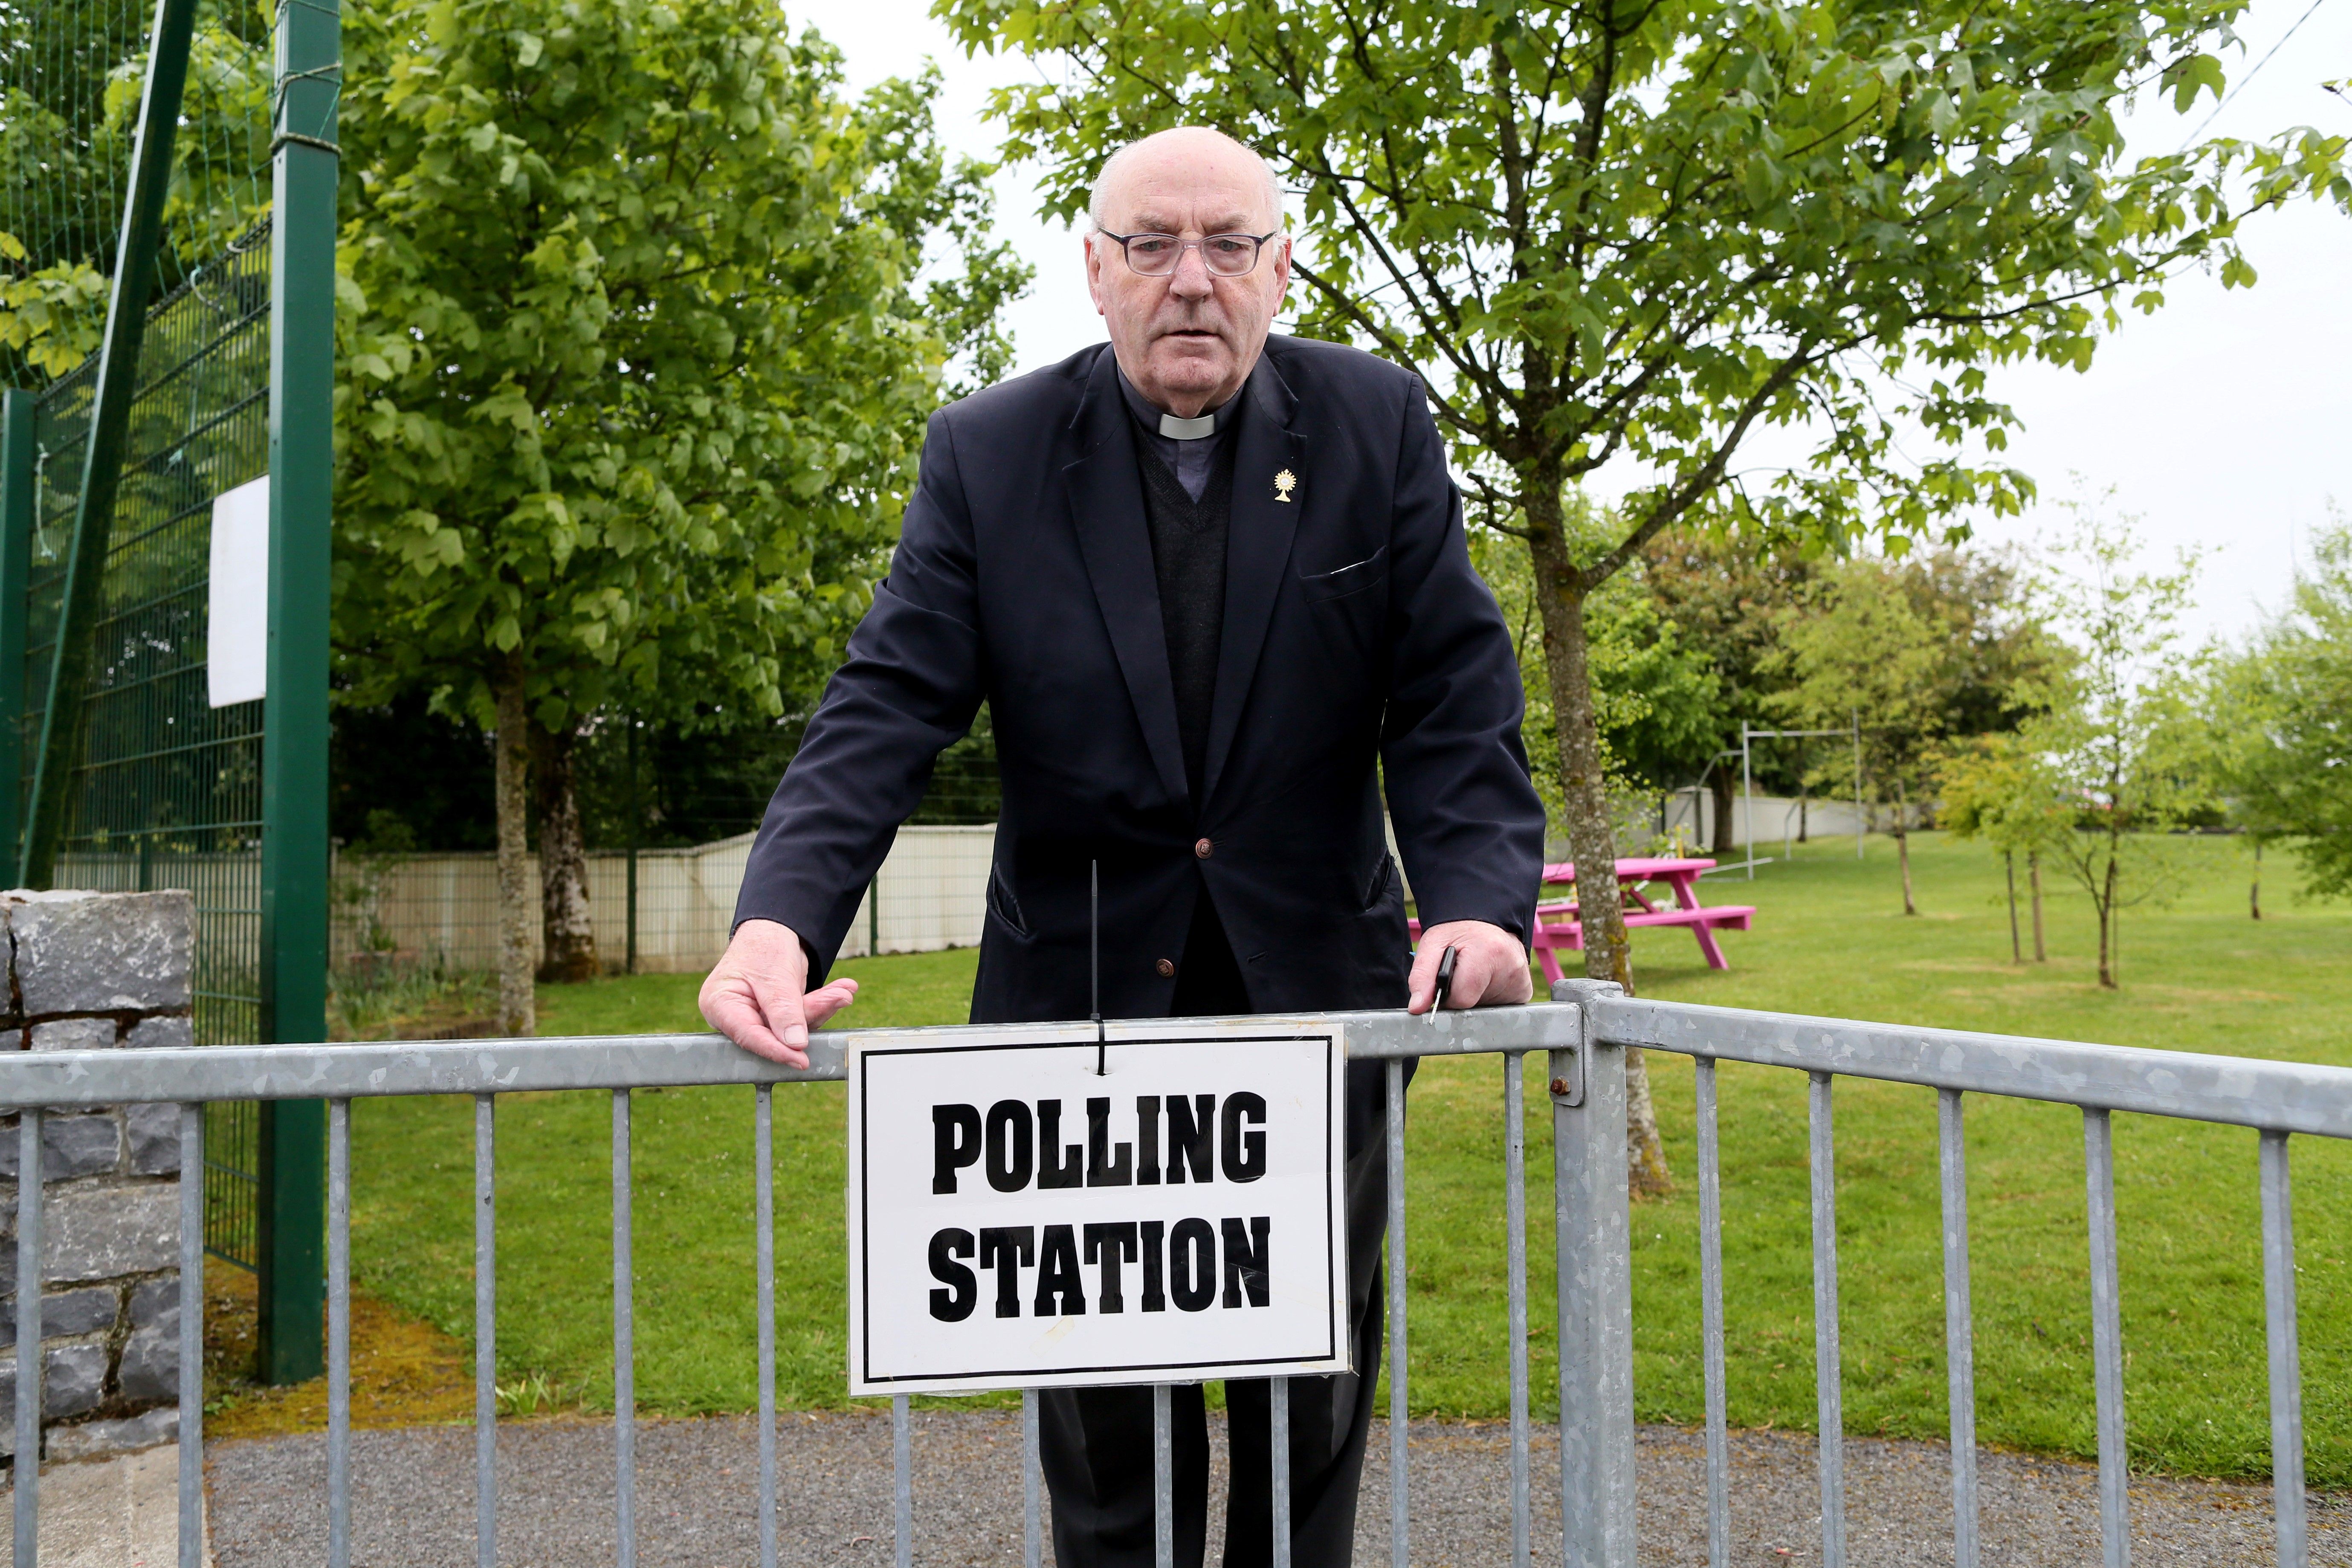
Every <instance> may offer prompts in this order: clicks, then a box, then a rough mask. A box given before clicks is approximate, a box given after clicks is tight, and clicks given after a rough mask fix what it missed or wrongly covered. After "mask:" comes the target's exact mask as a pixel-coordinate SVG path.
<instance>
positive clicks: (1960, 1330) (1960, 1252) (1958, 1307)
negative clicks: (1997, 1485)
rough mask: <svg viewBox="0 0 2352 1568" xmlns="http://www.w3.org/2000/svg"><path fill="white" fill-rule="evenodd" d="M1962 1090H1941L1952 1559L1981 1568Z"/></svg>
mask: <svg viewBox="0 0 2352 1568" xmlns="http://www.w3.org/2000/svg"><path fill="white" fill-rule="evenodd" d="M1966 1131H1967V1129H1966V1125H1965V1123H1964V1121H1963V1120H1962V1111H1961V1106H1960V1091H1959V1090H1958V1089H1938V1090H1937V1091H1936V1147H1937V1164H1938V1166H1939V1167H1940V1169H1941V1172H1942V1175H1943V1186H1944V1362H1945V1374H1946V1378H1947V1380H1948V1388H1949V1398H1950V1401H1951V1407H1952V1562H1953V1564H1954V1568H1977V1560H1978V1552H1979V1547H1978V1542H1977V1352H1976V1326H1975V1319H1974V1317H1973V1315H1972V1314H1971V1312H1970V1310H1969V1150H1968V1143H1967V1142H1966V1136H1965V1134H1966Z"/></svg>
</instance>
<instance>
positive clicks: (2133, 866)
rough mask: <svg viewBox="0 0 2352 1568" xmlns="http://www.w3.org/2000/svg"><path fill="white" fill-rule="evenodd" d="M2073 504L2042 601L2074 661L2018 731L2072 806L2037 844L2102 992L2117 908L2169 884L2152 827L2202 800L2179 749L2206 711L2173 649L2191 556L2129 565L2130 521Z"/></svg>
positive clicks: (2162, 846) (2169, 851) (2161, 832)
mask: <svg viewBox="0 0 2352 1568" xmlns="http://www.w3.org/2000/svg"><path fill="white" fill-rule="evenodd" d="M2074 511H2075V523H2074V531H2073V533H2072V535H2071V537H2070V539H2069V541H2068V542H2067V544H2066V546H2065V547H2064V550H2063V560H2064V562H2065V565H2066V570H2064V571H2063V572H2062V573H2061V574H2058V575H2056V576H2055V577H2054V578H2053V584H2052V586H2051V588H2050V589H2049V597H2050V603H2051V607H2052V610H2053V616H2052V619H2053V623H2054V625H2055V626H2056V628H2057V629H2058V631H2059V633H2060V635H2061V636H2063V637H2065V639H2066V640H2067V642H2068V643H2069V644H2070V645H2071V646H2072V647H2073V649H2074V655H2075V658H2074V665H2073V668H2071V669H2070V670H2069V671H2067V673H2066V675H2065V677H2064V678H2063V679H2062V680H2060V681H2058V682H2055V683H2053V693H2052V699H2051V700H2050V702H2049V704H2048V706H2047V708H2046V710H2044V711H2043V712H2042V713H2040V714H2037V715H2035V716H2034V717H2033V718H2032V719H2029V720H2028V721H2026V722H2025V723H2024V724H2023V725H2022V726H2021V727H2020V730H2019V736H2020V741H2021V744H2022V745H2023V746H2025V747H2026V748H2029V749H2030V750H2031V751H2032V752H2033V753H2034V755H2035V756H2036V758H2037V759H2038V763H2039V765H2040V766H2041V767H2042V768H2044V769H2046V770H2047V773H2048V775H2049V778H2050V780H2051V783H2052V786H2053V789H2054V792H2055V793H2056V795H2058V796H2059V798H2061V799H2062V800H2063V801H2064V802H2065V803H2066V804H2067V805H2068V806H2069V807H2070V808H2071V809H2072V811H2073V814H2074V831H2072V832H2068V833H2063V834H2058V835H2055V836H2054V837H2053V838H2052V840H2051V849H2052V851H2053V855H2054V858H2056V860H2057V862H2058V864H2059V866H2060V868H2062V869H2063V870H2064V871H2065V872H2066V873H2067V874H2068V875H2069V876H2070V877H2071V878H2073V879H2074V881H2075V882H2076V883H2077V884H2079V885H2080V886H2081V887H2082V889H2083V890H2084V892H2085V893H2087V894H2088V895H2089V896H2090V900H2091V907H2092V910H2093V911H2094V912H2095V915H2096V916H2097V918H2098V923H2099V984H2100V985H2101V986H2102V987H2104V988H2105V989H2107V990H2114V989H2115V988H2116V956H2115V939H2116V920H2117V917H2118V916H2119V915H2120V914H2121V912H2122V911H2123V910H2126V909H2128V908H2130V907H2132V906H2134V905H2137V904H2142V903H2161V902H2164V901H2165V900H2168V899H2169V898H2170V897H2171V896H2172V895H2173V893H2174V891H2175V890H2176V889H2177V887H2178V883H2179V864H2178V858H2177V856H2176V855H2175V854H2174V853H2173V846H2172V844H2171V843H2170V841H2169V840H2168V838H2167V837H2166V834H2167V832H2168V829H2171V828H2174V827H2176V826H2181V825H2183V824H2184V823H2186V822H2188V821H2189V820H2190V819H2192V818H2193V817H2194V816H2197V815H2198V814H2199V812H2200V808H2201V807H2202V806H2203V805H2205V804H2206V796H2205V795H2204V794H2203V793H2202V791H2200V789H2199V787H2198V780H2197V776H2196V769H2195V768H2194V766H2193V764H2192V763H2190V762H2189V758H2190V756H2191V755H2192V752H2193V750H2194V748H2195V746H2196V745H2197V743H2198V742H2196V741H2195V739H2194V731H2196V730H2197V729H2198V728H2200V727H2201V726H2203V725H2205V724H2206V723H2208V722H2210V721H2209V720H2208V719H2207V717H2206V716H2205V715H2203V714H2200V713H2199V712H2198V711H2197V710H2196V704H2195V702H2194V701H2193V700H2192V699H2191V694H2190V692H2189V684H2188V681H2187V679H2186V672H2185V671H2184V669H2183V668H2182V665H2181V661H2180V660H2179V658H2178V656H2177V655H2176V653H2175V652H2174V647H2173V645H2174V644H2175V643H2177V642H2178V641H2179V635H2180V634H2179V616H2180V613H2181V610H2182V609H2183V608H2184V607H2185V606H2186V605H2187V604H2188V601H2189V588H2190V585H2191V584H2192V583H2193V581H2194V578H2195V561H2194V557H2192V556H2183V557H2182V558H2181V560H2180V561H2179V564H2178V566H2177V567H2176V569H2175V570H2174V571H2172V572H2170V573H2152V572H2144V571H2141V570H2139V569H2138V568H2137V565H2136V561H2137V547H2136V546H2135V545H2134V544H2133V543H2132V542H2131V533H2130V530H2131V525H2132V523H2133V522H2134V521H2137V520H2134V519H2129V518H2126V519H2125V520H2123V521H2121V522H2111V521H2107V520H2106V519H2105V518H2104V517H2102V516H2100V515H2099V514H2098V513H2097V512H2096V511H2095V510H2091V509H2090V508H2087V507H2081V506H2078V507H2076V508H2075V509H2074Z"/></svg>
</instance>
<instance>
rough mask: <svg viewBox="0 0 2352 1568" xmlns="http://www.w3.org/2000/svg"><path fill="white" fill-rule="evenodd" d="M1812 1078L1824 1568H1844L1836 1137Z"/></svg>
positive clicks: (1821, 1085)
mask: <svg viewBox="0 0 2352 1568" xmlns="http://www.w3.org/2000/svg"><path fill="white" fill-rule="evenodd" d="M1808 1076H1809V1077H1810V1078H1811V1079H1812V1092H1811V1117H1810V1121H1811V1131H1812V1167H1813V1168H1812V1177H1813V1400H1814V1404H1815V1407H1816V1408H1817V1409H1818V1411H1819V1412H1820V1421H1821V1433H1822V1436H1821V1471H1822V1568H1845V1398H1844V1385H1843V1379H1842V1377H1841V1375H1840V1370H1839V1365H1838V1283H1837V1137H1836V1133H1835V1131H1834V1129H1833V1126H1832V1106H1831V1095H1832V1079H1831V1077H1830V1075H1829V1074H1828V1073H1825V1072H1817V1073H1812V1074H1810V1075H1808Z"/></svg>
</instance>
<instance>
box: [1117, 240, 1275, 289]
mask: <svg viewBox="0 0 2352 1568" xmlns="http://www.w3.org/2000/svg"><path fill="white" fill-rule="evenodd" d="M1095 232H1096V233H1097V234H1099V235H1101V236H1102V237H1104V238H1105V239H1115V240H1117V241H1118V247H1119V249H1121V250H1122V251H1125V252H1126V253H1127V265H1128V266H1129V268H1131V269H1132V270H1134V271H1135V272H1137V273H1139V274H1140V275H1142V276H1143V277H1146V278H1166V277H1169V276H1171V275H1172V274H1173V273H1174V272H1175V270H1176V267H1177V264H1178V263H1179V262H1181V261H1182V260H1183V259H1184V253H1185V252H1186V251H1187V250H1198V251H1199V252H1200V253H1201V261H1202V265H1203V266H1205V267H1207V268H1208V269H1209V270H1210V271H1211V272H1213V273H1214V274H1215V275H1216V276H1218V277H1220V278H1242V277H1246V276H1247V275H1248V274H1249V273H1250V272H1252V271H1253V270H1255V268H1256V267H1257V253H1258V252H1259V251H1260V250H1262V249H1264V248H1265V242H1266V241H1267V240H1269V239H1272V238H1273V237H1275V236H1276V235H1278V234H1280V233H1281V232H1282V230H1280V229H1278V228H1277V229H1271V230H1269V231H1267V232H1266V233H1265V234H1212V235H1208V236H1205V237H1202V238H1200V239H1186V238H1184V237H1182V236H1181V235H1174V234H1113V233H1111V231H1110V230H1108V229H1107V228H1103V229H1097V230H1096V231H1095Z"/></svg>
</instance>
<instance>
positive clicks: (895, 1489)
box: [890, 1394, 915, 1568]
mask: <svg viewBox="0 0 2352 1568" xmlns="http://www.w3.org/2000/svg"><path fill="white" fill-rule="evenodd" d="M910 1426H912V1422H911V1420H910V1419H909V1417H908V1414H907V1396H906V1395H905V1394H892V1395H891V1396H890V1531H891V1536H890V1547H891V1550H892V1551H893V1552H896V1553H897V1556H898V1568H914V1562H915V1452H914V1436H913V1434H912V1432H911V1431H910V1430H909V1427H910Z"/></svg>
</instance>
